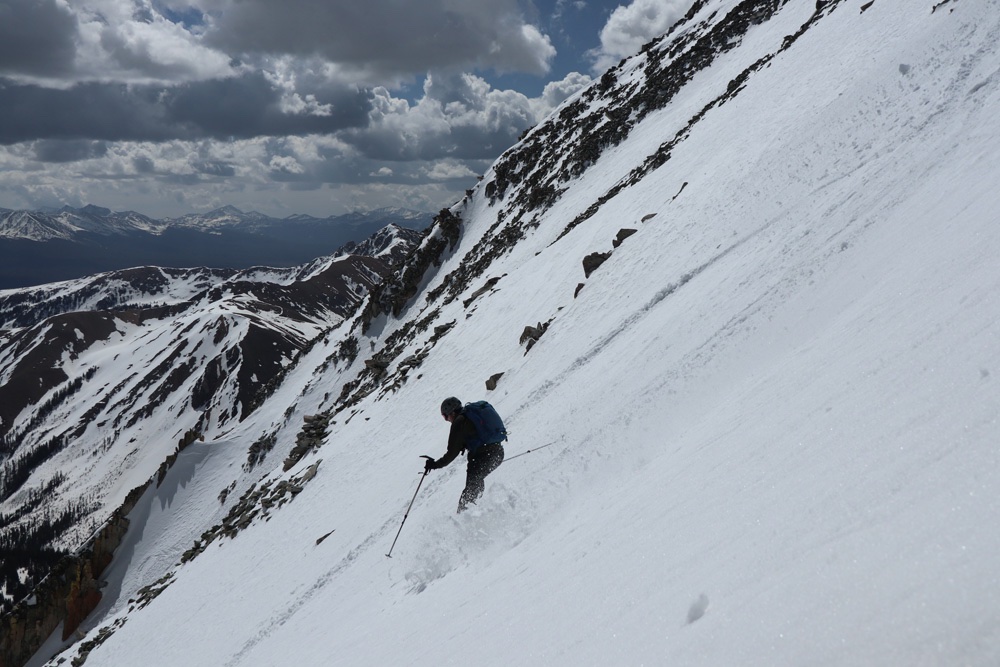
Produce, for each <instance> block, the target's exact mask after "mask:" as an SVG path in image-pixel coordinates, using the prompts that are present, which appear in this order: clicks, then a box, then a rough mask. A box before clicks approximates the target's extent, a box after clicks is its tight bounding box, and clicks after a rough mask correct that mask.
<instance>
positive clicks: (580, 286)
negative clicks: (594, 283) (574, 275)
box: [573, 283, 584, 299]
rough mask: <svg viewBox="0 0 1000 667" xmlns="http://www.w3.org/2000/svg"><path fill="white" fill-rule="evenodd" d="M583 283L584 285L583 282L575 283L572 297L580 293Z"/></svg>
mask: <svg viewBox="0 0 1000 667" xmlns="http://www.w3.org/2000/svg"><path fill="white" fill-rule="evenodd" d="M583 285H584V283H578V284H577V286H576V290H574V292H573V298H574V299H575V298H576V297H578V296H579V295H580V292H581V291H583Z"/></svg>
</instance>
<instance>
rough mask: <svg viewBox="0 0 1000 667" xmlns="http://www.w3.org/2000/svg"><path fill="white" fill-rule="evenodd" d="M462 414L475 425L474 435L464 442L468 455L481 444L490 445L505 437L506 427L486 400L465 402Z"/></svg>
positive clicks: (501, 440)
mask: <svg viewBox="0 0 1000 667" xmlns="http://www.w3.org/2000/svg"><path fill="white" fill-rule="evenodd" d="M462 414H464V415H465V416H466V417H467V418H468V420H469V421H471V422H472V424H473V425H474V426H475V427H476V437H475V438H470V439H469V441H468V442H466V443H465V449H466V450H468V452H469V454H470V455H471V454H474V453H475V452H476V450H478V449H479V448H480V447H482V446H483V445H492V444H493V443H497V442H503V441H504V440H506V439H507V429H506V428H504V425H503V420H502V419H500V415H498V414H497V411H496V410H494V409H493V406H492V405H490V404H489V403H487V402H486V401H476V402H474V403H466V404H465V408H464V409H463V411H462Z"/></svg>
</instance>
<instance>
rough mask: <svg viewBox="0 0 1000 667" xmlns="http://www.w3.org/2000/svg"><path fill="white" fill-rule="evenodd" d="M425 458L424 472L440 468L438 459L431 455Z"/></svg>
mask: <svg viewBox="0 0 1000 667" xmlns="http://www.w3.org/2000/svg"><path fill="white" fill-rule="evenodd" d="M424 458H425V459H427V461H426V462H425V463H424V472H430V471H431V470H436V469H437V468H438V464H437V461H435V460H434V459H432V458H431V457H429V456H425V457H424Z"/></svg>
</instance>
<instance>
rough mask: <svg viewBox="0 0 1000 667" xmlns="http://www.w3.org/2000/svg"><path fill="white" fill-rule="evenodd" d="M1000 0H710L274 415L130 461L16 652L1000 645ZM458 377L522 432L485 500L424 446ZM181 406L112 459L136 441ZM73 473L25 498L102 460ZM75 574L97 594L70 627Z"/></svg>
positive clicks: (432, 655) (833, 654)
mask: <svg viewBox="0 0 1000 667" xmlns="http://www.w3.org/2000/svg"><path fill="white" fill-rule="evenodd" d="M998 10H1000V2H997V1H996V0H960V1H959V0H944V1H943V2H941V1H939V0H933V1H931V0H928V1H926V2H925V1H923V0H916V1H914V0H875V1H874V2H870V1H866V2H853V1H851V0H827V1H821V2H818V3H812V2H809V3H801V2H798V3H797V2H786V1H782V0H743V1H742V2H738V1H736V0H698V1H697V2H694V3H693V4H692V6H691V9H690V11H689V12H688V13H687V15H686V16H685V18H684V19H683V20H682V21H681V22H680V23H679V24H678V25H676V26H675V27H674V28H673V29H672V30H671V31H670V32H669V33H668V34H667V35H665V36H664V38H663V39H661V40H657V41H654V42H653V43H651V44H649V45H647V47H646V48H645V49H644V50H643V52H642V53H640V54H639V55H637V56H636V57H634V58H631V59H628V60H626V61H623V62H622V63H621V64H620V65H619V66H618V67H616V68H613V69H612V70H611V71H609V72H608V73H607V74H606V75H605V76H604V77H602V78H601V80H600V81H599V82H597V83H595V85H594V87H592V88H591V89H589V90H586V91H583V92H582V93H581V94H579V95H578V96H576V97H575V98H573V99H570V100H568V101H567V103H566V104H565V105H564V106H563V107H562V108H561V109H560V110H558V111H557V112H556V113H555V114H554V115H553V116H552V117H550V118H549V119H548V120H547V121H545V122H543V123H541V124H539V125H538V126H537V127H536V128H534V129H533V130H532V131H531V132H530V133H529V134H528V135H527V136H526V137H525V138H524V140H523V141H522V142H521V143H520V144H519V145H518V146H515V147H514V148H512V149H511V150H510V151H508V152H507V153H506V154H505V155H504V156H503V157H501V158H500V160H498V161H497V162H496V164H495V165H494V166H493V167H492V168H491V169H490V170H489V171H488V172H487V173H486V174H485V175H484V178H483V180H482V181H481V182H480V184H479V185H477V186H476V187H475V188H474V189H473V192H472V193H471V194H470V195H469V196H468V197H467V198H466V199H464V200H463V201H461V202H459V203H457V204H456V205H455V206H453V207H452V208H451V209H450V210H448V211H443V212H442V213H441V214H439V215H438V217H437V219H436V222H435V225H434V227H433V228H432V229H431V230H430V232H429V233H428V235H427V236H426V237H425V238H423V240H422V242H421V244H420V245H419V247H417V248H416V250H415V251H414V252H413V253H412V254H411V255H410V256H409V257H408V259H407V261H406V262H405V264H403V265H402V266H400V267H398V268H396V269H395V270H394V271H393V273H392V275H391V277H390V278H389V279H388V280H387V281H385V282H382V283H380V284H379V285H378V286H376V287H374V288H373V290H372V291H371V293H370V294H369V295H368V296H366V297H365V300H364V303H363V304H362V305H360V306H359V308H358V310H357V311H355V313H354V314H352V316H350V317H348V318H346V319H344V320H343V321H342V322H340V323H339V324H336V325H334V326H333V328H332V329H329V330H327V331H323V332H322V333H320V334H318V335H317V336H315V337H314V338H312V339H311V340H310V342H309V343H308V344H306V345H303V346H302V348H301V351H300V352H299V353H297V354H296V355H294V359H290V362H289V363H288V364H287V367H286V369H285V372H284V373H282V374H281V376H280V381H279V382H276V383H275V385H274V387H273V389H272V390H271V391H270V392H269V393H268V395H267V397H266V398H265V399H263V401H262V402H261V403H260V405H259V407H257V409H256V410H254V411H253V412H251V413H249V414H247V415H246V416H245V418H243V419H242V420H240V421H236V420H230V421H229V422H226V423H225V424H221V423H215V422H213V423H208V424H207V425H206V427H205V428H202V429H200V430H199V431H198V435H200V436H201V437H203V438H204V440H198V439H197V438H196V437H195V438H193V439H192V437H185V434H180V435H181V442H180V443H179V444H178V446H177V447H176V448H172V447H165V448H161V449H160V450H158V451H157V452H156V453H157V454H160V455H162V454H163V453H164V452H166V451H172V452H173V453H172V454H171V456H172V458H170V459H169V460H165V461H162V462H163V466H162V468H159V469H158V472H159V474H157V475H156V476H155V477H154V478H153V479H152V480H151V481H150V476H149V475H145V474H144V473H146V472H147V471H148V470H150V469H152V468H153V466H151V465H147V466H146V467H145V469H143V470H140V466H138V465H137V466H136V467H135V468H134V469H133V470H131V471H128V472H125V473H124V474H122V475H121V476H120V478H119V483H118V488H117V489H116V493H117V495H114V494H108V495H107V496H106V498H107V499H109V500H110V499H111V498H112V497H114V498H121V499H122V504H121V505H120V506H118V511H117V512H115V511H114V509H113V508H112V503H108V502H105V503H104V504H102V506H101V508H100V510H98V512H97V513H96V514H100V515H101V516H107V517H110V521H108V523H107V525H106V526H105V527H104V528H102V529H101V530H97V531H95V536H94V538H93V539H92V540H89V541H85V542H83V543H80V542H75V543H74V542H71V541H70V540H69V537H67V538H66V541H65V543H64V544H62V546H65V547H67V548H74V547H80V550H79V554H78V556H77V559H76V560H75V561H74V562H75V563H76V565H72V566H71V565H67V566H66V568H64V569H62V570H60V572H61V573H62V574H61V575H60V576H61V577H62V579H60V580H59V581H62V582H71V583H72V582H76V584H77V586H76V588H75V589H74V588H72V586H70V585H69V584H66V585H65V586H63V587H62V588H60V586H59V581H56V582H54V583H51V585H50V586H49V587H48V588H45V587H43V588H41V589H39V591H38V592H37V593H36V598H35V599H34V600H32V601H28V602H25V603H23V604H21V605H19V607H18V614H20V616H18V617H17V618H18V619H19V621H18V623H17V624H13V625H12V624H10V623H9V621H8V619H5V626H4V628H5V632H6V633H7V634H6V635H5V637H6V643H5V644H4V647H5V650H9V647H13V646H15V645H17V646H21V645H24V644H25V643H27V642H29V641H30V640H33V639H37V640H38V641H43V640H44V642H45V643H44V646H43V648H42V650H41V651H40V652H39V653H38V654H37V655H36V657H35V659H34V660H33V661H31V662H29V664H44V663H46V661H48V662H47V664H50V665H56V664H60V663H59V661H60V660H63V661H64V663H69V662H70V661H73V662H75V663H76V664H82V663H83V662H84V661H85V662H86V665H87V666H88V667H93V666H98V665H115V666H120V665H134V664H145V665H176V664H185V665H205V666H209V665H211V666H215V665H227V666H232V667H236V666H240V665H244V666H258V665H286V664H296V665H306V666H309V665H317V666H319V665H328V664H331V663H332V664H344V665H368V664H373V665H374V664H414V665H439V664H448V663H450V662H459V661H461V662H469V663H474V664H483V665H507V664H527V665H552V664H560V665H570V664H572V665H609V664H615V665H618V664H628V665H632V664H671V665H801V664H808V665H886V664H892V665H951V664H963V665H992V664H995V663H996V661H997V658H998V656H1000V630H998V628H1000V576H998V574H1000V571H998V566H997V564H996V563H997V559H996V553H997V552H998V548H1000V533H998V532H997V531H996V530H995V528H994V527H995V526H996V525H997V521H998V519H1000V510H998V506H997V503H996V502H995V500H994V497H995V495H996V490H997V489H1000V449H998V448H997V442H1000V426H998V422H997V417H996V413H997V405H998V404H1000V401H998V399H1000V390H998V387H997V384H996V379H995V376H996V375H997V373H998V372H1000V371H998V369H997V364H998V361H1000V356H998V352H997V350H998V342H1000V264H998V262H997V257H998V256H1000V226H998V225H997V224H996V215H995V212H996V211H997V210H998V208H1000V192H998V191H997V189H996V188H995V187H994V183H995V182H997V180H998V177H1000V160H998V159H997V158H998V156H1000V118H998V117H997V115H996V113H995V109H996V108H997V106H998V104H1000V49H998V48H997V44H1000V41H998V37H1000V11H998ZM262 316H263V315H262ZM270 316H271V315H267V317H270ZM68 338H69V340H70V341H72V336H68ZM196 340H200V341H202V344H204V340H205V338H204V337H196ZM115 353H116V351H115V350H113V349H108V350H106V351H104V352H101V354H102V355H104V356H105V357H109V358H113V355H114V354H115ZM93 354H95V355H96V354H98V351H97V350H96V349H95V350H94V351H93ZM133 354H135V353H134V352H133ZM139 354H142V353H141V352H140V353H139ZM63 363H64V364H65V365H67V366H71V365H73V366H76V367H82V365H83V364H84V363H90V362H89V361H88V360H87V359H84V358H83V357H82V356H81V357H79V358H73V356H72V354H68V355H67V356H66V357H65V360H64V362H63ZM124 377H128V375H127V373H126V374H125V375H124ZM487 383H488V384H487ZM488 387H492V389H490V388H488ZM452 395H454V396H458V397H460V398H462V399H463V400H475V399H479V398H487V399H488V400H490V401H491V402H492V403H493V404H494V405H495V406H496V407H497V408H498V410H499V411H500V413H501V414H502V415H503V416H504V418H505V421H506V424H507V427H508V430H509V432H510V440H509V441H508V442H507V443H505V448H506V451H507V461H506V462H505V463H504V464H503V465H502V466H501V467H500V468H499V469H498V470H497V471H496V472H494V473H493V474H492V475H491V476H490V477H489V478H488V480H487V490H486V494H485V495H484V497H483V498H482V499H481V501H480V502H479V504H478V505H477V506H476V507H475V508H474V509H472V510H471V511H469V512H466V513H464V514H461V515H458V516H455V515H454V509H455V505H456V502H457V499H458V495H459V493H460V491H461V489H462V486H463V483H464V474H463V471H462V470H461V468H462V467H463V466H462V465H460V464H458V463H456V464H453V465H451V466H450V467H448V468H445V469H442V470H436V471H433V472H431V473H430V474H429V475H427V476H426V477H422V476H421V473H422V460H421V459H420V458H419V457H420V455H423V454H428V455H432V456H440V455H441V454H442V453H443V452H444V448H445V439H446V435H447V427H448V425H447V424H446V423H445V422H443V421H442V420H441V417H440V415H439V413H438V405H439V404H440V402H441V400H442V399H444V398H445V397H447V396H452ZM36 404H37V402H36ZM23 414H24V413H22V414H21V415H19V416H18V417H16V419H20V420H23V419H24V417H23ZM4 423H5V424H6V423H7V421H6V420H5V422H4ZM19 423H23V421H22V422H19ZM164 423H165V422H163V421H156V419H155V418H153V419H150V420H146V421H142V422H137V428H139V427H140V424H141V425H142V426H141V427H144V428H146V429H147V430H146V431H145V432H144V433H143V434H142V435H141V437H140V436H133V437H136V440H135V441H134V442H128V439H125V438H118V439H113V440H112V441H108V442H106V443H105V444H104V445H103V446H104V447H105V448H106V449H107V450H108V452H109V453H108V456H117V455H119V454H117V453H118V452H132V451H133V450H135V451H136V453H135V454H131V458H132V459H136V460H138V459H140V458H142V457H143V456H144V453H143V452H144V450H145V449H146V447H147V442H148V441H149V440H150V439H153V434H152V431H154V430H156V429H159V428H161V426H160V425H162V424H164ZM162 430H164V431H166V434H165V436H164V437H165V438H174V436H176V435H177V433H176V432H173V431H170V430H169V429H162ZM87 437H90V436H89V435H88V436H87ZM181 445H183V446H181ZM78 446H81V447H82V446H83V444H81V445H78ZM265 450H266V451H265ZM112 452H114V454H112ZM261 454H262V455H261ZM122 456H128V454H127V453H126V454H124V455H122ZM251 457H253V458H254V461H255V464H254V465H252V466H251V465H248V464H249V460H248V459H249V458H251ZM130 460H131V459H130ZM161 460H162V459H161ZM76 461H78V462H83V461H87V459H86V457H83V458H79V459H76ZM159 463H160V461H157V464H159ZM45 475H49V476H51V477H45V476H43V475H40V476H39V477H37V478H35V479H31V480H29V481H28V482H26V484H25V485H24V487H23V489H22V491H21V492H20V493H22V494H23V496H22V497H23V498H28V494H29V493H30V491H31V490H35V494H36V495H35V497H37V495H38V494H39V493H40V491H39V489H43V488H45V487H44V484H46V483H48V484H49V485H50V486H51V487H53V488H55V489H56V490H59V491H61V492H62V493H64V494H66V496H67V497H69V495H70V494H69V490H71V489H78V488H84V487H85V486H86V484H87V483H89V482H88V480H92V479H94V474H93V471H92V470H91V471H87V469H86V467H85V464H82V463H76V464H74V465H72V466H69V465H66V466H61V467H59V468H58V469H57V468H55V467H53V468H51V469H48V470H45ZM57 475H62V476H63V478H58V477H57ZM129 491H132V492H131V493H130V492H129ZM85 499H86V498H81V500H85ZM10 507H11V506H10V505H9V504H5V505H4V506H3V511H4V512H5V513H8V512H10V511H11V509H10ZM96 514H95V515H96ZM67 535H68V533H67ZM397 537H398V541H395V540H396V538H397ZM390 549H391V550H392V551H391V558H386V555H387V553H388V552H389V551H390ZM111 552H113V558H112V557H111ZM88 568H89V569H88ZM81 572H82V573H84V574H80V573H81ZM86 573H90V575H92V576H90V577H89V578H88V577H87V576H85V575H86ZM74 577H76V578H74ZM52 591H55V593H52ZM59 591H68V592H67V593H65V596H64V597H63V598H60V597H59V595H61V594H62V593H58V592H59ZM46 595H51V596H54V597H55V599H56V600H62V599H64V600H66V609H67V611H66V614H65V616H64V618H65V619H66V620H65V622H64V623H62V624H57V625H54V626H47V627H44V628H43V629H38V628H36V629H35V630H34V634H35V638H32V637H31V635H32V631H31V630H30V629H31V628H35V627H36V626H33V625H31V623H32V622H33V621H34V620H35V619H39V620H41V616H42V615H41V614H36V615H34V616H32V610H38V609H40V608H42V606H43V605H42V604H41V602H40V601H41V600H42V599H43V597H45V596H46ZM31 602H34V604H31ZM56 606H57V605H56ZM87 611H89V614H87V613H86V612H87ZM8 618H9V617H8ZM46 620H49V621H51V619H46ZM26 628H27V630H26ZM74 639H75V640H76V641H75V642H74ZM18 642H20V643H18ZM61 648H65V652H64V653H63V654H61V655H58V656H56V652H57V651H58V650H60V649H61ZM50 658H51V659H50Z"/></svg>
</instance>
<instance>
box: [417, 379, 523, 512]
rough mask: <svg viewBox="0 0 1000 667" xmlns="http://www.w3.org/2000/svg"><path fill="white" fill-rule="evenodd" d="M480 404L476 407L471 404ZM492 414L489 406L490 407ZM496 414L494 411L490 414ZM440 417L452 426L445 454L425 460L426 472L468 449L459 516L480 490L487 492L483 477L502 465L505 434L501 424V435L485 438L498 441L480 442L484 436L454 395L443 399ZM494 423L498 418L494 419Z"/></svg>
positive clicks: (479, 494) (480, 492)
mask: <svg viewBox="0 0 1000 667" xmlns="http://www.w3.org/2000/svg"><path fill="white" fill-rule="evenodd" d="M472 405H479V404H472ZM489 409H490V410H491V411H493V409H492V407H490V408H489ZM493 414H494V415H496V412H495V411H493ZM441 416H442V417H444V419H445V421H447V422H449V423H451V431H450V432H449V434H448V451H446V452H445V454H444V456H442V457H441V458H439V459H437V460H435V459H433V458H431V457H429V456H428V457H426V458H427V463H425V464H424V470H425V471H431V470H436V469H438V468H443V467H445V466H446V465H448V464H449V463H451V462H452V461H454V460H455V458H456V457H457V456H458V455H459V454H461V453H462V452H463V451H466V450H468V459H469V464H468V467H467V469H466V477H465V489H463V490H462V495H461V497H459V499H458V513H459V514H461V513H462V512H464V511H465V510H466V509H468V506H469V504H470V503H472V504H475V502H476V501H477V500H478V499H479V497H480V496H482V495H483V491H485V490H486V476H487V475H489V474H490V473H491V472H493V471H494V470H496V469H497V468H498V467H499V466H500V464H501V463H503V456H504V451H503V444H502V443H501V440H504V439H506V432H504V431H502V428H503V424H502V423H500V429H501V432H500V433H499V434H497V435H496V436H486V437H488V438H489V439H493V438H494V437H496V438H497V440H496V441H495V442H483V436H482V435H480V430H479V429H477V428H476V424H475V423H474V422H473V420H472V419H470V418H469V416H468V415H466V407H465V406H463V404H462V401H460V400H458V399H457V398H455V397H454V396H452V397H449V398H446V399H445V400H444V402H443V403H441ZM496 420H497V422H499V420H500V418H499V416H498V415H497V416H496Z"/></svg>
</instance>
